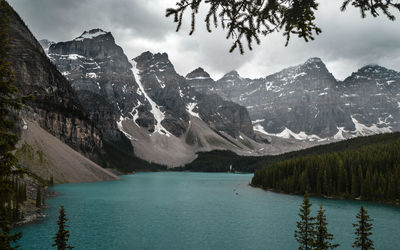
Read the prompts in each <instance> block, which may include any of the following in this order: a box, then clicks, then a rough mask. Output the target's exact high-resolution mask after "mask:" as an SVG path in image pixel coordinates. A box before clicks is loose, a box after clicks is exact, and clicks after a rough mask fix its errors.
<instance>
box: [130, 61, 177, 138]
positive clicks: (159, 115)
mask: <svg viewBox="0 0 400 250" xmlns="http://www.w3.org/2000/svg"><path fill="white" fill-rule="evenodd" d="M132 72H133V75H134V76H135V79H136V82H137V84H138V86H139V88H140V91H141V92H142V93H143V95H144V97H145V98H146V99H147V101H148V102H149V103H150V105H151V111H150V112H151V113H152V114H153V116H154V119H156V124H155V127H154V132H153V133H159V134H161V135H166V136H168V137H169V136H171V135H172V134H171V133H170V132H168V130H166V129H165V128H164V127H163V125H161V122H162V121H163V120H164V118H165V115H164V112H162V111H161V110H160V108H159V106H158V105H157V104H156V103H155V102H154V101H153V100H152V99H151V98H150V96H149V95H148V94H147V93H146V91H145V90H144V87H143V84H142V82H141V78H140V71H139V69H137V68H136V62H135V61H133V68H132Z"/></svg>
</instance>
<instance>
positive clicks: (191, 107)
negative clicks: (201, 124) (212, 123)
mask: <svg viewBox="0 0 400 250" xmlns="http://www.w3.org/2000/svg"><path fill="white" fill-rule="evenodd" d="M196 106H197V103H195V102H192V103H188V104H186V111H187V112H188V113H189V114H190V115H192V116H194V117H197V118H199V119H201V118H200V115H199V114H198V113H196V112H194V111H193V110H194V109H195V108H196Z"/></svg>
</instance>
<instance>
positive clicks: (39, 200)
mask: <svg viewBox="0 0 400 250" xmlns="http://www.w3.org/2000/svg"><path fill="white" fill-rule="evenodd" d="M41 206H42V192H41V187H40V185H38V186H37V188H36V207H37V208H40V207H41Z"/></svg>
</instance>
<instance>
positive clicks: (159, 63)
mask: <svg viewBox="0 0 400 250" xmlns="http://www.w3.org/2000/svg"><path fill="white" fill-rule="evenodd" d="M46 44H48V43H44V45H46ZM48 56H49V58H50V59H51V60H52V61H53V62H54V64H55V65H57V68H58V69H59V70H60V71H61V72H62V74H63V75H64V76H65V77H66V78H67V79H68V80H69V81H70V83H71V85H72V87H73V88H74V89H75V91H76V93H77V95H78V98H79V100H80V102H81V103H82V104H83V106H84V108H85V110H86V111H87V112H88V113H89V116H90V119H91V120H92V121H93V122H94V123H95V124H96V126H97V127H98V128H99V129H100V130H101V131H102V133H103V134H104V136H105V138H106V139H108V140H110V141H113V142H118V141H119V140H122V139H123V138H128V139H129V140H130V141H131V143H132V144H133V146H134V149H135V153H136V154H137V155H139V156H141V158H144V159H146V160H149V161H155V162H158V163H163V164H167V165H177V164H178V163H177V162H175V161H173V162H171V161H165V160H162V159H161V160H157V159H156V160H154V156H151V155H152V154H153V153H154V152H157V150H164V153H165V154H167V153H168V154H171V153H172V152H170V151H168V150H166V149H160V148H157V149H154V148H153V147H155V146H156V145H155V144H161V143H160V142H159V141H158V140H161V141H164V142H165V143H167V144H174V145H179V146H178V147H180V148H185V147H186V146H188V145H189V148H190V147H192V149H191V150H190V152H188V153H187V154H185V153H183V154H182V157H183V158H184V159H183V158H182V160H181V161H179V164H182V162H187V161H188V159H189V158H190V159H193V157H194V153H195V152H196V151H198V150H210V149H213V148H214V147H216V148H218V149H221V148H222V149H227V147H226V146H224V145H223V144H224V143H226V144H227V145H230V146H229V147H236V149H237V150H239V151H246V150H245V149H244V148H248V146H244V147H238V146H237V145H236V144H235V143H233V142H230V141H231V140H241V139H240V137H242V138H243V136H245V137H247V138H248V140H250V141H252V142H254V143H256V144H257V143H258V142H256V141H255V140H258V141H259V142H261V141H262V140H261V138H258V137H256V136H255V134H254V131H253V127H252V124H251V120H250V118H249V115H248V112H247V110H246V108H244V107H242V106H240V105H238V104H236V103H233V102H231V101H228V100H224V99H222V98H221V97H220V96H218V95H216V94H209V93H205V92H201V91H196V90H195V89H194V88H192V87H191V86H190V85H189V84H188V81H189V80H188V79H185V78H184V77H182V76H180V75H179V74H178V73H177V72H176V71H175V69H174V66H173V64H172V63H171V62H170V61H169V58H168V55H167V54H165V53H162V54H161V53H157V54H153V53H151V52H145V53H143V54H141V55H140V56H138V57H136V58H135V59H133V60H132V61H129V60H128V59H127V57H126V55H125V54H124V52H123V50H122V48H121V47H120V46H118V45H117V44H116V43H115V40H114V37H113V36H112V34H111V33H110V32H105V31H103V30H100V29H94V30H90V31H85V32H84V33H83V34H82V35H81V36H79V37H77V38H75V39H73V40H71V41H67V42H60V43H56V44H52V45H51V46H50V47H49V50H48ZM200 73H201V72H200ZM204 73H205V72H204ZM194 77H196V76H194ZM193 119H195V120H196V121H195V122H193ZM194 123H199V124H200V123H201V124H202V125H201V126H205V127H207V130H209V131H210V133H211V134H212V135H209V136H207V138H205V137H204V135H199V136H198V137H196V136H193V133H194V134H197V135H198V133H200V134H202V132H200V131H198V132H194V131H193V126H194ZM199 126H200V125H199ZM201 126H200V127H201ZM198 129H199V128H198ZM189 131H191V132H190V133H189ZM188 133H189V134H190V136H189V137H190V138H189V139H188V138H187V137H188ZM194 137H195V138H194ZM214 137H216V138H218V139H215V138H214ZM227 137H229V139H228V138H227ZM157 138H158V139H157ZM202 140H203V142H201V141H202ZM204 140H205V141H204ZM207 140H208V141H207ZM213 140H214V141H219V142H218V143H210V141H213ZM246 140H247V139H246ZM172 141H173V143H172ZM221 141H223V143H221ZM150 142H151V143H150ZM264 142H265V140H264ZM143 143H145V145H144V144H143ZM114 144H115V143H114ZM210 144H211V145H210ZM232 144H233V145H234V146H232ZM248 144H249V143H248ZM250 144H251V143H250ZM250 144H249V145H250ZM173 149H174V147H171V149H170V150H173ZM182 150H183V151H185V150H187V149H182ZM146 151H147V152H146ZM247 151H248V150H247ZM140 152H141V153H140ZM160 154H161V153H160ZM172 154H173V153H172ZM161 155H162V154H161ZM169 157H171V156H169ZM171 158H173V157H171ZM178 158H179V157H178ZM179 164H178V165H179Z"/></svg>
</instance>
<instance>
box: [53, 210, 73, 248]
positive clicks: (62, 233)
mask: <svg viewBox="0 0 400 250" xmlns="http://www.w3.org/2000/svg"><path fill="white" fill-rule="evenodd" d="M67 220H68V219H67V216H66V214H65V209H64V206H61V208H60V215H59V217H58V221H57V224H58V232H57V234H56V236H55V237H54V244H53V245H52V246H53V247H55V246H56V247H57V249H58V250H65V249H72V248H74V247H73V246H70V245H68V239H69V231H68V230H66V228H67V227H68V226H67V225H65V222H66V221H67Z"/></svg>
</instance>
